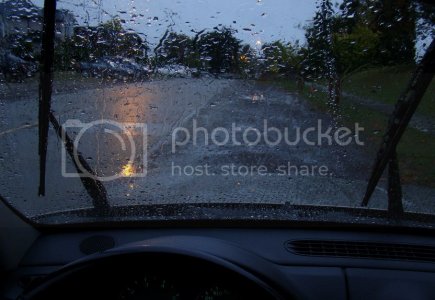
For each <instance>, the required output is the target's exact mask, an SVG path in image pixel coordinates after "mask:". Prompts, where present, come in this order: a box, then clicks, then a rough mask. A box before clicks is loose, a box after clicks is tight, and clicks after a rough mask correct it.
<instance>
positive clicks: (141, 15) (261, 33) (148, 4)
mask: <svg viewBox="0 0 435 300" xmlns="http://www.w3.org/2000/svg"><path fill="white" fill-rule="evenodd" d="M34 3H35V4H37V5H38V6H42V3H43V0H34ZM99 3H101V5H99ZM58 8H66V9H69V10H71V11H73V12H74V14H75V15H76V18H77V21H78V22H79V24H86V23H87V22H89V24H90V25H95V24H97V23H98V20H102V21H105V20H108V19H110V18H111V17H113V16H116V15H118V16H119V17H121V18H122V19H125V20H126V21H127V23H126V24H125V25H124V26H125V28H126V29H128V28H130V29H133V30H135V31H137V32H139V33H142V34H144V35H146V36H147V40H148V41H149V42H151V43H153V44H156V42H157V41H158V39H159V38H160V37H161V36H162V35H163V33H164V32H165V31H166V29H167V28H168V26H170V25H171V24H174V25H173V30H174V31H178V32H184V33H186V34H189V35H194V33H192V32H191V30H195V31H197V30H201V29H204V28H208V29H212V28H213V27H215V26H217V25H219V24H222V25H226V26H232V27H233V28H235V29H237V30H238V33H237V37H238V38H239V39H241V40H243V41H244V42H246V43H250V44H251V45H253V46H257V47H259V46H260V45H261V43H264V42H270V41H273V40H277V39H282V40H287V41H293V42H294V41H296V40H300V41H301V42H303V41H304V30H303V29H302V27H303V26H304V25H305V24H306V23H307V21H308V20H310V19H311V18H312V17H313V15H314V11H315V0H175V1H174V0H131V1H128V0H127V1H126V0H59V1H58ZM234 22H235V23H234Z"/></svg>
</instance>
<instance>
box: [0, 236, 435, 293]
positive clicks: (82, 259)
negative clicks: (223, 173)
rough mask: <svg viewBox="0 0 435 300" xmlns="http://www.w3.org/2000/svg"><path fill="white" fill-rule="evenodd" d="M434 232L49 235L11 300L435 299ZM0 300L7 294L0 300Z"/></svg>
mask: <svg viewBox="0 0 435 300" xmlns="http://www.w3.org/2000/svg"><path fill="white" fill-rule="evenodd" d="M433 283H435V239H434V238H433V236H431V235H430V234H419V235H416V234H400V233H392V232H379V233H374V232H362V231H345V230H315V229H284V228H283V229H273V228H270V229H259V228H253V229H244V228H221V229H219V228H202V229H200V228H179V229H164V228H162V229H113V230H86V231H74V230H69V231H68V232H46V233H44V234H41V235H40V236H39V238H38V239H37V240H36V241H35V242H34V243H33V245H32V246H31V248H30V249H29V250H28V251H27V253H26V255H25V256H24V258H23V259H22V260H21V262H20V264H19V267H18V268H17V269H16V270H14V271H13V272H11V273H9V274H7V275H6V276H5V277H4V279H3V280H2V284H1V295H2V297H3V299H17V298H18V297H21V298H20V299H434V295H435V285H434V284H433ZM0 299H1V298H0Z"/></svg>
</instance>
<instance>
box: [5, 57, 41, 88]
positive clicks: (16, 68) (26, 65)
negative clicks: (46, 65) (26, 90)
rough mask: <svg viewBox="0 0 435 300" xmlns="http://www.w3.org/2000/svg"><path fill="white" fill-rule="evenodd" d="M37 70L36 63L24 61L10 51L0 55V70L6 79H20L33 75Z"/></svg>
mask: <svg viewBox="0 0 435 300" xmlns="http://www.w3.org/2000/svg"><path fill="white" fill-rule="evenodd" d="M37 70H38V66H37V64H36V63H34V62H30V61H26V60H24V59H22V58H20V57H18V56H15V55H13V54H12V53H10V52H6V53H3V54H2V55H0V72H1V73H2V74H3V76H4V78H5V80H6V81H22V80H24V79H25V78H28V77H32V76H33V75H35V73H36V72H37Z"/></svg>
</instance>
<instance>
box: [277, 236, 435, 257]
mask: <svg viewBox="0 0 435 300" xmlns="http://www.w3.org/2000/svg"><path fill="white" fill-rule="evenodd" d="M285 247H286V249H287V250H288V251H290V252H292V253H294V254H297V255H307V256H325V257H326V256H327V257H348V258H377V259H393V260H409V261H425V262H435V247H434V246H421V245H410V244H387V243H374V242H357V241H327V240H292V241H287V242H286V244H285Z"/></svg>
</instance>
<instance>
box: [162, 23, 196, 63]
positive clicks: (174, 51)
mask: <svg viewBox="0 0 435 300" xmlns="http://www.w3.org/2000/svg"><path fill="white" fill-rule="evenodd" d="M191 44H192V40H191V38H190V37H188V36H187V35H185V34H182V33H176V32H173V31H172V32H169V33H168V34H167V35H166V38H165V39H164V40H163V42H162V45H161V47H160V48H159V49H158V51H157V55H158V56H159V61H163V62H165V63H170V64H182V65H188V56H189V53H190V50H191Z"/></svg>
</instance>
